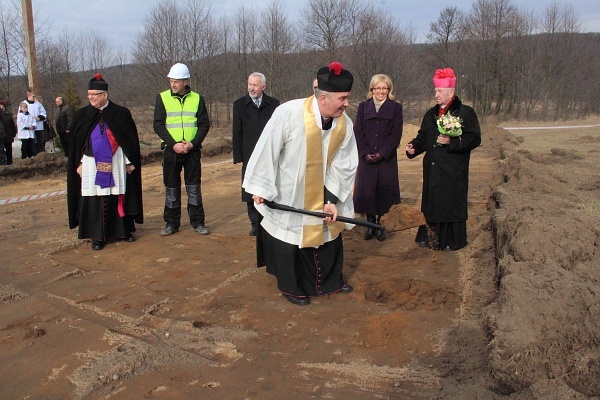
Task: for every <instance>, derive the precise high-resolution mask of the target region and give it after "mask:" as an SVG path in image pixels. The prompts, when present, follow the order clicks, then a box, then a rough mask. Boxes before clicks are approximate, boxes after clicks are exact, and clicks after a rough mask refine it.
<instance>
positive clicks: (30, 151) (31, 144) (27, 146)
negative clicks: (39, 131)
mask: <svg viewBox="0 0 600 400" xmlns="http://www.w3.org/2000/svg"><path fill="white" fill-rule="evenodd" d="M36 154H37V153H36V151H35V139H21V158H23V159H25V158H31V157H35V155H36Z"/></svg>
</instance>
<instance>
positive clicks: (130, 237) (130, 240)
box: [123, 233, 135, 243]
mask: <svg viewBox="0 0 600 400" xmlns="http://www.w3.org/2000/svg"><path fill="white" fill-rule="evenodd" d="M123 240H124V241H126V242H129V243H133V242H135V238H134V237H133V235H132V234H131V233H130V234H129V236H127V237H126V238H125V239H123Z"/></svg>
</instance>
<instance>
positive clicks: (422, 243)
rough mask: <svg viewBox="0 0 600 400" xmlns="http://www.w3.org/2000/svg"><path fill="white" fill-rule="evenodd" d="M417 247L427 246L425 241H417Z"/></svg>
mask: <svg viewBox="0 0 600 400" xmlns="http://www.w3.org/2000/svg"><path fill="white" fill-rule="evenodd" d="M419 247H429V245H427V242H426V241H422V242H419Z"/></svg>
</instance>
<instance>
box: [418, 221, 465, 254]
mask: <svg viewBox="0 0 600 400" xmlns="http://www.w3.org/2000/svg"><path fill="white" fill-rule="evenodd" d="M415 242H418V243H424V244H425V245H426V246H427V247H429V248H431V249H433V250H444V249H446V248H448V249H449V250H458V249H462V248H463V247H465V246H466V245H467V222H466V221H463V222H437V223H433V224H426V225H421V226H419V230H418V231H417V237H416V238H415Z"/></svg>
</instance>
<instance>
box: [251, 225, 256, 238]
mask: <svg viewBox="0 0 600 400" xmlns="http://www.w3.org/2000/svg"><path fill="white" fill-rule="evenodd" d="M257 233H258V226H256V225H252V228H250V233H249V235H250V236H256V234H257Z"/></svg>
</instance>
